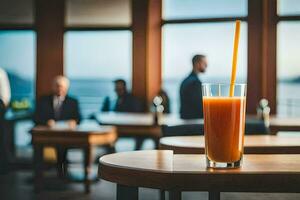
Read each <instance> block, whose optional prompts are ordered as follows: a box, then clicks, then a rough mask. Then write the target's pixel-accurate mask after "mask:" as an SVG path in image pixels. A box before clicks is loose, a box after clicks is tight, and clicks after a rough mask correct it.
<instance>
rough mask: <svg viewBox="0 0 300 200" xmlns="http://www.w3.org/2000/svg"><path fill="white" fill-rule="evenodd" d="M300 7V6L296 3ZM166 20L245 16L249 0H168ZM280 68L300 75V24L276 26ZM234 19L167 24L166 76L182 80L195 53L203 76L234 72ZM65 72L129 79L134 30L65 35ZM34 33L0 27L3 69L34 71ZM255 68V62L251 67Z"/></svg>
mask: <svg viewBox="0 0 300 200" xmlns="http://www.w3.org/2000/svg"><path fill="white" fill-rule="evenodd" d="M296 5H299V6H296ZM163 10H164V12H163V17H164V18H165V19H176V18H183V17H184V18H193V17H218V16H221V15H222V16H232V15H236V16H245V15H247V0H210V1H208V0H184V1H183V0H164V4H163ZM278 13H279V14H281V15H286V14H296V13H298V14H299V13H300V1H299V0H280V1H279V2H278ZM277 31H278V37H277V40H278V43H277V55H278V56H277V64H278V65H277V67H278V76H279V77H280V78H289V77H294V76H300V55H299V52H300V22H280V23H279V24H278V30H277ZM233 33H234V23H231V22H225V23H201V24H178V25H174V24H172V25H171V24H169V25H164V26H163V27H162V40H163V41H162V50H163V51H162V53H163V56H162V57H163V61H162V64H163V78H164V79H168V78H180V79H181V78H182V77H184V76H185V75H186V74H187V73H189V71H190V69H191V58H192V56H193V55H194V54H196V53H201V54H205V55H207V57H208V62H209V68H208V71H207V73H206V75H205V76H204V78H209V77H218V76H220V77H224V78H228V77H229V76H230V68H231V60H232V46H233ZM64 42H65V43H64V45H65V54H64V56H65V71H66V74H67V76H69V77H71V78H126V79H130V78H131V72H132V69H131V66H132V33H131V32H130V31H104V32H88V31H87V32H83V31H80V32H76V31H68V32H66V34H65V41H64ZM35 48H36V35H35V33H34V32H33V31H0V67H3V68H5V69H8V70H9V71H13V72H16V73H18V74H19V75H21V76H24V77H26V78H33V77H34V75H35V69H34V68H35V59H36V58H35V57H36V55H35V54H36V50H35ZM249 67H251V66H249ZM246 75H247V23H246V22H243V23H242V29H241V40H240V49H239V59H238V77H239V78H241V79H242V80H244V79H245V78H246Z"/></svg>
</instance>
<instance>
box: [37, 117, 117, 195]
mask: <svg viewBox="0 0 300 200" xmlns="http://www.w3.org/2000/svg"><path fill="white" fill-rule="evenodd" d="M31 133H32V144H33V148H34V171H35V190H36V191H40V190H41V189H42V183H43V182H42V181H43V180H42V178H43V172H42V170H43V149H44V147H48V146H52V147H55V148H63V149H67V148H81V149H83V150H84V184H85V192H86V193H88V192H89V191H90V181H89V180H88V176H89V173H90V170H91V163H92V159H91V153H92V147H93V146H107V147H108V148H110V149H114V143H115V141H116V139H117V133H116V128H115V127H113V126H99V124H98V123H96V122H94V121H83V122H82V123H81V124H80V125H79V126H77V127H75V128H69V127H68V126H67V125H66V124H61V125H57V126H54V127H46V126H37V127H34V128H33V129H32V130H31ZM112 151H113V150H112ZM61 160H62V158H59V157H58V160H57V165H58V168H60V167H61V166H60V165H62V163H61V162H62V161H61Z"/></svg>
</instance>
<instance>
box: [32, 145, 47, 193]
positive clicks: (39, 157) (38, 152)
mask: <svg viewBox="0 0 300 200" xmlns="http://www.w3.org/2000/svg"><path fill="white" fill-rule="evenodd" d="M33 149H34V191H35V192H39V191H40V190H41V189H42V187H43V162H44V161H43V146H42V145H33Z"/></svg>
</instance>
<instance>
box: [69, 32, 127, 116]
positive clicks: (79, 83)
mask: <svg viewBox="0 0 300 200" xmlns="http://www.w3.org/2000/svg"><path fill="white" fill-rule="evenodd" d="M131 66H132V34H131V32H130V31H127V30H124V31H68V32H67V33H66V35H65V73H66V75H67V76H68V77H69V78H70V79H71V88H70V94H71V95H73V96H76V97H78V98H79V101H80V106H81V110H82V112H83V115H84V117H88V116H89V115H90V114H92V113H93V112H97V111H99V110H100V108H101V106H102V103H103V100H104V98H105V97H106V96H109V97H110V98H111V99H114V98H115V94H114V87H113V82H112V81H113V80H114V79H116V78H122V79H125V80H126V81H127V83H128V87H129V89H130V88H131V86H130V85H131V72H132V70H131V68H132V67H131Z"/></svg>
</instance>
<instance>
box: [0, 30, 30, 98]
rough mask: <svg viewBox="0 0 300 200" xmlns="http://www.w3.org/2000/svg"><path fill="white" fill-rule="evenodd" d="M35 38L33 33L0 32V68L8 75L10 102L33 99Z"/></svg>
mask: <svg viewBox="0 0 300 200" xmlns="http://www.w3.org/2000/svg"><path fill="white" fill-rule="evenodd" d="M35 37H36V36H35V33H34V32H33V31H0V44H1V45H0V67H1V68H3V69H4V70H5V71H6V72H7V73H8V77H9V80H10V84H11V93H12V100H14V99H17V100H18V99H22V98H28V99H30V100H33V98H34V81H35V59H36V49H35V47H36V45H35V44H36V38H35Z"/></svg>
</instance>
